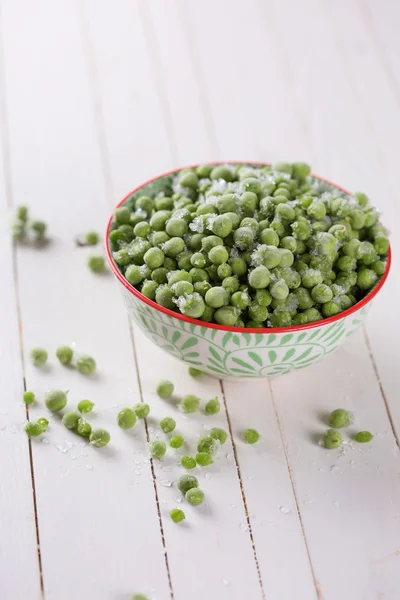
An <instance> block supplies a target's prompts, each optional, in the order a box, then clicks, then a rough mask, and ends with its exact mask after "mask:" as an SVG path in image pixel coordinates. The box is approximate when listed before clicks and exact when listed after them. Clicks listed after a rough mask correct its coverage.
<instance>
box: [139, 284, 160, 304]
mask: <svg viewBox="0 0 400 600" xmlns="http://www.w3.org/2000/svg"><path fill="white" fill-rule="evenodd" d="M157 288H158V283H157V282H156V281H150V280H146V281H144V282H143V285H142V287H141V288H140V291H141V293H142V294H143V296H145V297H146V298H149V300H155V299H156V291H157Z"/></svg>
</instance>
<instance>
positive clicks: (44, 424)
mask: <svg viewBox="0 0 400 600" xmlns="http://www.w3.org/2000/svg"><path fill="white" fill-rule="evenodd" d="M36 422H37V424H38V425H40V427H41V428H42V431H43V433H45V432H46V431H47V428H48V426H49V421H48V420H47V419H45V418H44V417H40V419H38V420H37V421H36Z"/></svg>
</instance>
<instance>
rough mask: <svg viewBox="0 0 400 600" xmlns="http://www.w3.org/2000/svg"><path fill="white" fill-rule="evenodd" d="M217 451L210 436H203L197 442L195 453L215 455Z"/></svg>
mask: <svg viewBox="0 0 400 600" xmlns="http://www.w3.org/2000/svg"><path fill="white" fill-rule="evenodd" d="M216 450H217V446H216V444H215V440H214V438H212V437H211V436H210V435H203V436H201V438H200V439H199V441H198V442H197V451H198V452H207V453H208V454H215V452H216Z"/></svg>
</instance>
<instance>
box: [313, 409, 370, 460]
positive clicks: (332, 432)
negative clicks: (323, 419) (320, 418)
mask: <svg viewBox="0 0 400 600" xmlns="http://www.w3.org/2000/svg"><path fill="white" fill-rule="evenodd" d="M351 421H352V419H351V414H350V413H349V412H348V411H347V410H345V409H344V408H336V409H335V410H334V411H332V412H331V414H330V415H329V419H328V423H329V425H330V426H331V429H327V430H326V431H325V433H324V434H323V436H322V439H321V443H322V446H324V447H325V448H327V449H328V450H333V449H334V448H339V446H341V445H342V441H343V440H342V436H341V434H340V432H339V431H337V429H343V428H344V427H349V425H351ZM373 437H374V436H373V435H372V433H370V432H369V431H359V432H358V433H356V434H355V435H354V440H355V441H356V442H358V443H360V444H366V443H368V442H370V441H371V440H372V439H373Z"/></svg>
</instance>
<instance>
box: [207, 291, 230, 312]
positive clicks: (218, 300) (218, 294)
mask: <svg viewBox="0 0 400 600" xmlns="http://www.w3.org/2000/svg"><path fill="white" fill-rule="evenodd" d="M205 301H206V303H207V304H208V306H211V308H220V307H221V306H224V305H226V304H228V302H229V294H228V292H227V291H226V290H225V289H224V288H223V287H219V286H216V287H213V288H211V289H210V290H208V292H207V293H206V295H205Z"/></svg>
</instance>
